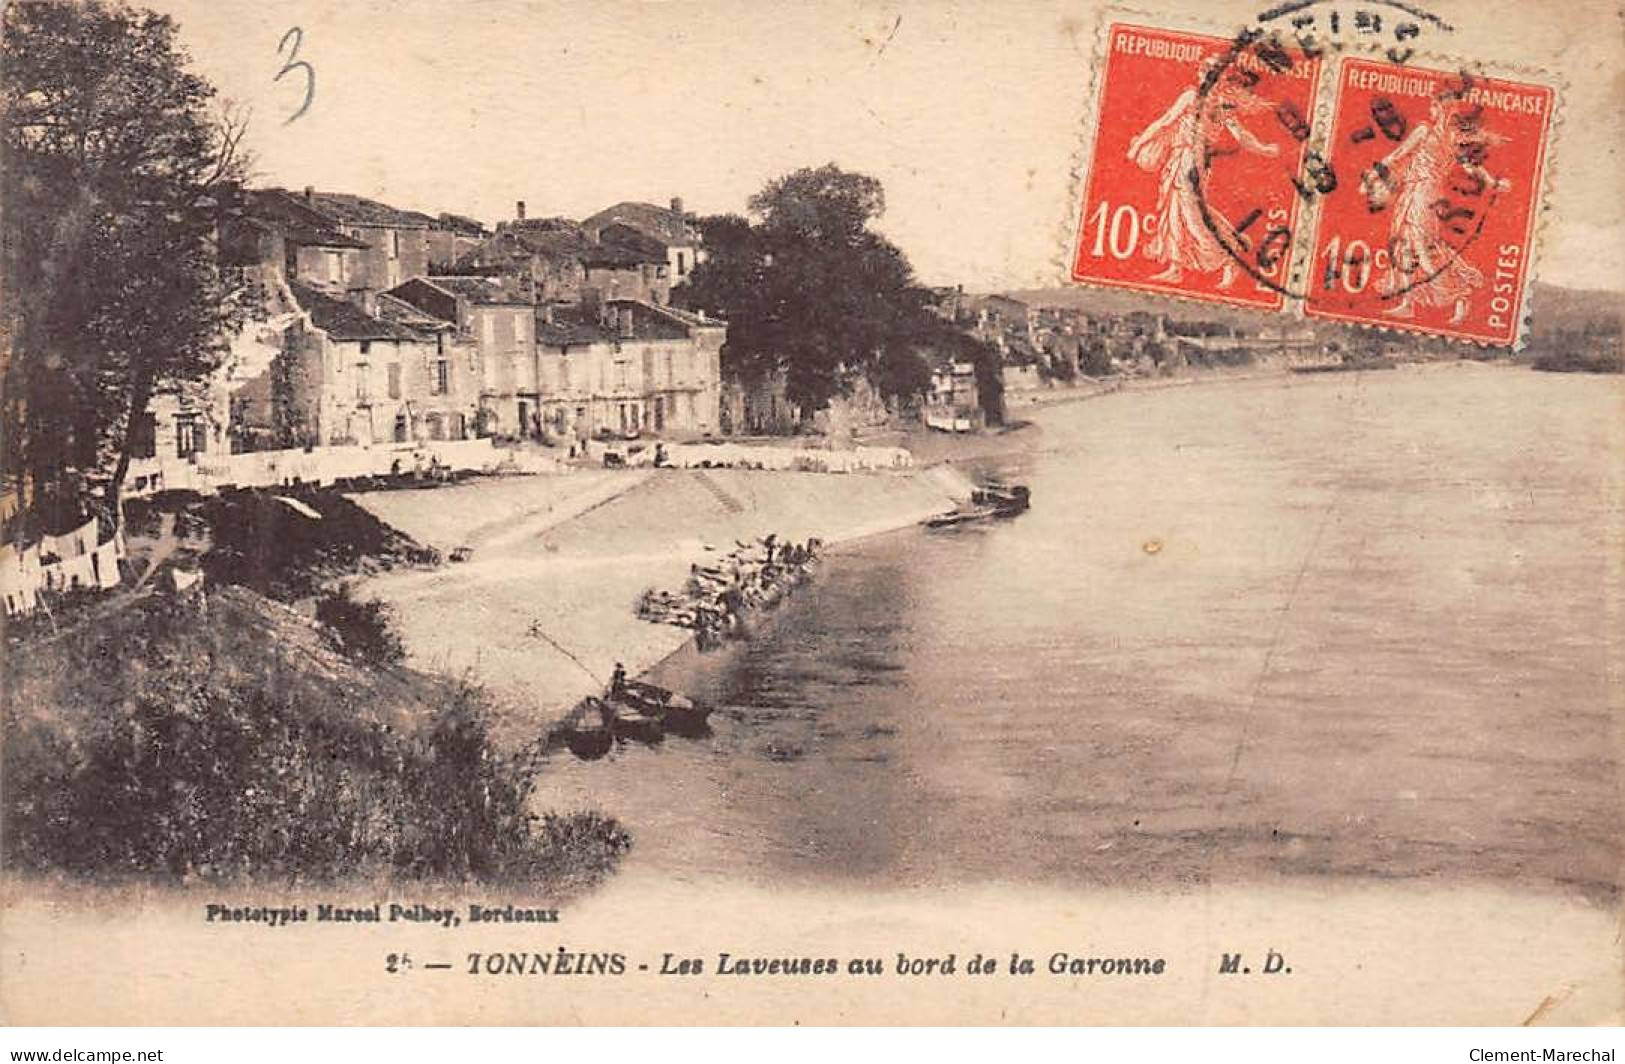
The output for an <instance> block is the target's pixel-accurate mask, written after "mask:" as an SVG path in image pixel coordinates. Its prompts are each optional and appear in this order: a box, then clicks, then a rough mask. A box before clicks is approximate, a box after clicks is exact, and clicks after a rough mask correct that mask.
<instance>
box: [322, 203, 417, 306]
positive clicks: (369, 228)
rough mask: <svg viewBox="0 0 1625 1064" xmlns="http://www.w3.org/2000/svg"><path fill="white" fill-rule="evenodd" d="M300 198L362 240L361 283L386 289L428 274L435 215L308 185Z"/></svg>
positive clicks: (361, 284)
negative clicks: (431, 233) (431, 232)
mask: <svg viewBox="0 0 1625 1064" xmlns="http://www.w3.org/2000/svg"><path fill="white" fill-rule="evenodd" d="M302 199H303V200H304V202H305V205H306V206H308V207H309V208H311V209H312V210H314V211H316V212H317V213H319V214H321V215H322V216H323V217H325V218H326V219H327V220H328V221H329V222H330V223H331V224H332V225H333V226H334V228H336V229H338V230H339V232H341V233H343V234H344V235H345V236H348V237H351V238H353V239H355V240H358V241H360V242H361V243H362V245H363V250H362V253H361V255H360V256H359V258H358V260H357V263H356V269H357V271H358V277H357V287H359V288H364V289H367V290H370V291H372V292H375V293H376V292H383V291H386V290H388V289H391V288H394V287H395V286H396V285H398V284H400V283H401V282H402V281H406V280H408V279H410V278H413V277H425V276H428V273H429V228H430V227H431V226H432V225H434V224H436V220H435V219H434V218H431V217H429V216H428V215H426V214H419V213H418V212H416V211H403V210H400V209H399V208H396V207H391V206H390V205H389V204H387V203H379V202H378V201H377V200H371V199H367V198H366V197H364V196H356V195H351V194H350V193H346V192H317V191H316V190H314V189H312V188H306V189H305V190H304V193H303V196H302Z"/></svg>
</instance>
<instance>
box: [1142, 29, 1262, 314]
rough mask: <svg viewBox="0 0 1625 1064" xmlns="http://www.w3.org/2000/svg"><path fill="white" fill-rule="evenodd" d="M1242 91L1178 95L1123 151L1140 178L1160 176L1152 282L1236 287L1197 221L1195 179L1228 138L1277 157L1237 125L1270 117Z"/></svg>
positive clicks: (1230, 85) (1224, 86)
mask: <svg viewBox="0 0 1625 1064" xmlns="http://www.w3.org/2000/svg"><path fill="white" fill-rule="evenodd" d="M1214 62H1215V60H1213V59H1211V58H1210V59H1208V60H1207V61H1206V62H1204V63H1203V65H1202V67H1201V70H1200V72H1199V74H1198V76H1197V84H1198V85H1200V84H1201V83H1202V81H1203V80H1204V79H1205V78H1206V77H1207V76H1208V72H1209V70H1211V68H1212V66H1213V64H1214ZM1269 107H1270V105H1269V104H1268V103H1266V102H1265V101H1263V100H1261V99H1259V97H1258V96H1257V95H1255V94H1254V93H1253V92H1252V91H1251V90H1249V89H1248V88H1247V87H1246V86H1244V85H1241V84H1238V83H1237V82H1236V81H1235V80H1234V79H1231V78H1225V77H1221V78H1219V80H1218V81H1217V83H1216V84H1214V86H1213V88H1212V90H1211V91H1210V92H1209V93H1207V94H1206V95H1205V96H1204V95H1203V94H1201V93H1199V92H1198V91H1197V89H1196V87H1195V86H1192V87H1191V88H1188V89H1186V90H1185V91H1184V92H1181V93H1180V94H1179V98H1178V99H1176V100H1175V101H1174V102H1173V104H1172V106H1170V107H1169V108H1168V110H1166V111H1164V112H1163V113H1162V117H1160V118H1158V119H1157V120H1156V121H1154V122H1152V123H1151V124H1150V125H1149V126H1147V127H1146V128H1145V129H1144V130H1142V131H1141V132H1140V135H1139V136H1137V137H1135V138H1134V140H1133V141H1132V142H1130V143H1129V146H1128V157H1129V159H1130V160H1132V161H1133V163H1134V165H1136V166H1138V167H1139V168H1140V169H1142V170H1147V171H1156V170H1158V169H1159V168H1160V169H1161V185H1160V191H1159V193H1158V195H1157V218H1156V222H1155V223H1154V227H1153V233H1152V236H1151V239H1150V240H1149V241H1148V242H1147V243H1146V247H1145V255H1146V257H1147V258H1149V259H1153V260H1155V261H1157V262H1165V263H1167V264H1168V265H1167V268H1166V269H1164V270H1163V271H1162V272H1161V273H1159V274H1157V275H1155V276H1154V277H1152V278H1151V280H1153V281H1169V282H1173V281H1178V280H1179V279H1180V278H1181V277H1182V276H1184V272H1185V270H1186V269H1192V270H1197V271H1199V272H1201V273H1212V272H1213V271H1214V270H1220V271H1222V272H1221V273H1220V275H1219V287H1220V288H1229V287H1230V286H1231V284H1233V283H1234V282H1235V280H1236V263H1235V260H1234V258H1232V256H1231V254H1230V253H1229V252H1228V251H1226V250H1225V248H1224V246H1223V245H1222V244H1221V243H1220V242H1219V239H1218V237H1217V236H1215V235H1214V233H1213V231H1212V230H1211V229H1210V228H1209V225H1208V222H1207V221H1206V220H1205V219H1204V218H1203V216H1202V204H1201V202H1200V201H1199V198H1198V197H1199V193H1198V191H1197V188H1196V184H1195V176H1194V175H1196V174H1198V173H1200V172H1201V171H1202V169H1203V168H1204V167H1205V166H1206V164H1207V159H1208V157H1209V156H1210V154H1212V153H1214V150H1215V149H1216V148H1217V147H1218V145H1219V142H1220V140H1221V139H1222V138H1223V137H1224V135H1225V134H1226V133H1229V134H1230V136H1231V137H1233V138H1235V141H1236V143H1237V144H1239V145H1240V146H1241V147H1242V148H1245V149H1246V150H1247V151H1250V152H1255V153H1257V154H1259V155H1265V156H1275V155H1279V154H1280V152H1281V149H1280V147H1279V146H1278V145H1275V144H1267V143H1265V142H1264V141H1262V140H1259V139H1258V137H1256V136H1254V135H1253V133H1252V131H1251V130H1249V129H1248V128H1247V127H1246V126H1244V125H1242V124H1241V117H1242V116H1244V115H1249V114H1254V113H1257V112H1259V111H1266V110H1269ZM1213 225H1214V226H1217V227H1219V228H1221V229H1222V230H1223V231H1224V232H1225V234H1226V237H1227V239H1229V240H1233V241H1235V242H1236V243H1237V245H1238V246H1239V244H1240V238H1239V237H1237V235H1236V233H1235V231H1234V230H1233V229H1232V228H1231V227H1230V223H1229V221H1227V220H1226V219H1224V218H1223V217H1221V216H1219V215H1218V214H1216V213H1215V214H1214V216H1213Z"/></svg>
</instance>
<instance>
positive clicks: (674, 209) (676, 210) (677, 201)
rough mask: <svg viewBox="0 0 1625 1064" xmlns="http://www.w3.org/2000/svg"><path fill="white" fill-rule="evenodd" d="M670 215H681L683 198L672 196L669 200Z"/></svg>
mask: <svg viewBox="0 0 1625 1064" xmlns="http://www.w3.org/2000/svg"><path fill="white" fill-rule="evenodd" d="M671 213H673V214H682V213H683V197H681V196H673V197H672V198H671Z"/></svg>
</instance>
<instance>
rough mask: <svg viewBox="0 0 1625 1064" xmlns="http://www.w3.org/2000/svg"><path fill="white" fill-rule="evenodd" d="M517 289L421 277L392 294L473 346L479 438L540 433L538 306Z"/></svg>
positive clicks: (483, 281)
mask: <svg viewBox="0 0 1625 1064" xmlns="http://www.w3.org/2000/svg"><path fill="white" fill-rule="evenodd" d="M513 287H514V286H513V285H512V284H503V283H500V282H498V281H496V280H493V279H491V278H486V277H461V276H459V277H420V278H416V279H414V280H411V281H407V282H406V283H405V284H403V285H401V286H399V287H398V288H395V289H394V290H392V291H391V292H389V293H388V295H389V296H391V297H393V298H394V299H398V300H400V301H402V302H403V303H406V304H409V305H410V306H412V307H414V308H416V309H417V310H418V311H419V312H421V313H423V314H425V315H427V316H429V317H430V318H432V319H435V320H437V321H439V322H442V323H444V324H445V325H447V326H450V327H451V328H452V330H453V331H454V335H455V336H457V337H458V338H460V339H462V340H463V341H465V342H467V343H468V344H470V345H471V349H472V351H473V352H474V357H475V358H476V359H477V361H478V364H479V378H480V382H479V403H478V408H479V422H478V427H477V430H476V431H477V432H478V433H479V435H481V436H498V437H504V438H510V439H531V438H535V437H537V436H538V435H540V433H541V421H540V419H539V417H538V413H539V411H540V409H541V394H540V389H539V385H538V382H537V373H536V308H535V306H534V305H533V304H532V303H531V302H530V301H529V300H528V299H525V298H523V297H522V296H521V295H519V294H517V293H515V292H514V291H513Z"/></svg>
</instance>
